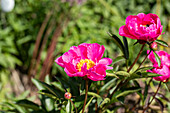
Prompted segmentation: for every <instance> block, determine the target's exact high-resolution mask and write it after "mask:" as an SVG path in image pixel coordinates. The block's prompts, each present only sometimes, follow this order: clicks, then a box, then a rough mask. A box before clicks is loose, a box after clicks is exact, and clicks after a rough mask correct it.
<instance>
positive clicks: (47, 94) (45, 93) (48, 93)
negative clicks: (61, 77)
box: [38, 90, 57, 99]
mask: <svg viewBox="0 0 170 113" xmlns="http://www.w3.org/2000/svg"><path fill="white" fill-rule="evenodd" d="M38 93H40V94H42V95H45V96H47V97H50V98H53V99H57V97H56V96H55V95H54V94H52V93H51V92H49V91H48V90H40V91H39V92H38Z"/></svg>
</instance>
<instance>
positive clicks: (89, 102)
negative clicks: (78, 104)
mask: <svg viewBox="0 0 170 113" xmlns="http://www.w3.org/2000/svg"><path fill="white" fill-rule="evenodd" d="M93 98H94V97H92V98H91V99H90V100H89V101H88V103H87V104H86V106H85V110H86V109H87V107H88V106H89V105H90V103H91V102H92V100H93ZM80 113H82V110H81V111H80Z"/></svg>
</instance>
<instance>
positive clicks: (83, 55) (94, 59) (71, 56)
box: [55, 43, 112, 81]
mask: <svg viewBox="0 0 170 113" xmlns="http://www.w3.org/2000/svg"><path fill="white" fill-rule="evenodd" d="M104 50H105V48H104V46H103V45H102V46H100V45H99V44H97V43H94V44H87V43H83V44H80V45H79V46H77V47H76V46H72V47H71V48H70V50H69V51H68V52H66V53H64V54H63V55H62V56H60V57H59V58H57V59H56V60H55V62H56V63H57V64H58V65H60V66H61V67H63V68H64V71H65V72H66V73H67V75H68V76H69V77H83V78H88V79H91V80H93V81H99V80H104V77H105V76H106V70H107V69H112V67H110V66H108V65H110V64H111V63H112V59H110V58H103V59H101V58H102V56H103V53H104Z"/></svg>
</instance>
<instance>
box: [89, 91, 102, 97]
mask: <svg viewBox="0 0 170 113" xmlns="http://www.w3.org/2000/svg"><path fill="white" fill-rule="evenodd" d="M87 94H88V95H91V96H94V97H97V98H102V97H101V96H100V95H98V94H97V93H94V92H88V93H87Z"/></svg>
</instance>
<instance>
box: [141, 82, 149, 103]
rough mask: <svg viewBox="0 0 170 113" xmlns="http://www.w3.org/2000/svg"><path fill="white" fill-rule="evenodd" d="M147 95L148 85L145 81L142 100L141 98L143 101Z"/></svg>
mask: <svg viewBox="0 0 170 113" xmlns="http://www.w3.org/2000/svg"><path fill="white" fill-rule="evenodd" d="M147 95H148V85H147V83H146V82H145V90H144V96H143V100H142V101H143V103H144V102H145V99H146V97H147Z"/></svg>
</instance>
